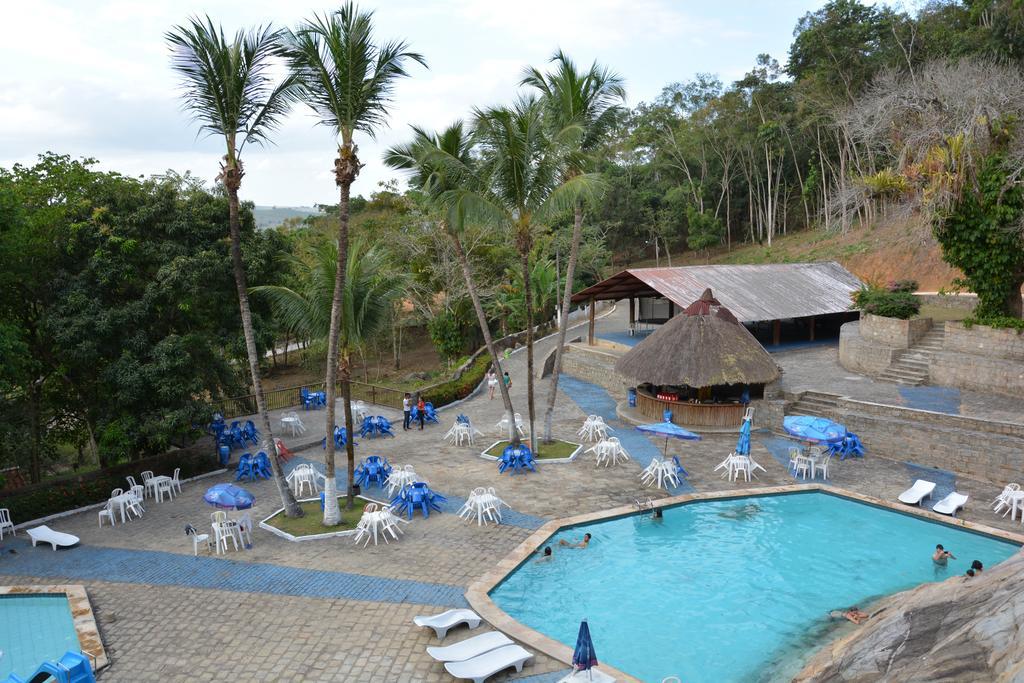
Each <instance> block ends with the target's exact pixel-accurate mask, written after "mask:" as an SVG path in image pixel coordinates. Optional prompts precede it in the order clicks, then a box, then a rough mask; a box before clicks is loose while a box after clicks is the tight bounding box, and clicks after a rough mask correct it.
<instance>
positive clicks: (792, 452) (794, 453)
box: [789, 447, 803, 474]
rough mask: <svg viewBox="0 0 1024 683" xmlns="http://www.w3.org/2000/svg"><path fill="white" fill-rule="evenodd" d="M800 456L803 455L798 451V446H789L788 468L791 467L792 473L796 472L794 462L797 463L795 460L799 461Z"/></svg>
mask: <svg viewBox="0 0 1024 683" xmlns="http://www.w3.org/2000/svg"><path fill="white" fill-rule="evenodd" d="M802 457H803V455H802V454H801V453H800V449H799V448H795V447H790V449H789V469H791V470H792V471H793V474H796V464H797V462H799V460H800V458H802Z"/></svg>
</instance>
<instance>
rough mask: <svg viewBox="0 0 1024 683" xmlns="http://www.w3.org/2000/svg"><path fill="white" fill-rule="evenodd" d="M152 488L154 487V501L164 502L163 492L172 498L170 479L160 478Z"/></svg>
mask: <svg viewBox="0 0 1024 683" xmlns="http://www.w3.org/2000/svg"><path fill="white" fill-rule="evenodd" d="M153 488H154V489H155V491H154V495H155V496H156V502H158V503H162V502H164V494H165V493H166V494H167V498H168V499H170V500H174V486H173V482H172V480H171V479H161V480H160V481H158V482H156V484H155V486H154V487H153Z"/></svg>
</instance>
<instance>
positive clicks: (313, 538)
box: [259, 496, 387, 543]
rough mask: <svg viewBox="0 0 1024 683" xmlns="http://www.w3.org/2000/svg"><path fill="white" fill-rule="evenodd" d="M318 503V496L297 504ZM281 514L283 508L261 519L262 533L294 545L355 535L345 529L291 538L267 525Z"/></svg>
mask: <svg viewBox="0 0 1024 683" xmlns="http://www.w3.org/2000/svg"><path fill="white" fill-rule="evenodd" d="M356 498H362V499H363V500H365V501H367V502H369V503H377V504H378V505H387V503H382V502H381V501H379V500H374V499H373V498H367V497H366V496H356ZM319 501H320V498H319V496H318V497H316V498H303V499H302V500H300V501H298V502H299V503H313V502H319ZM282 512H284V508H278V509H277V510H275V511H274V512H272V513H270V514H269V515H268V516H267V517H264V518H263V519H261V520H260V524H259V526H260V528H261V529H263V530H264V531H269V532H270V533H272V534H274V535H275V536H280V537H281V538H283V539H284V540H286V541H293V542H296V543H300V542H302V541H319V540H321V539H324V538H337V537H341V536H354V535H355V533H356V530H355V529H346V530H345V531H328V532H325V533H322V534H309V535H308V536H293V535H291V534H289V533H288V532H287V531H281V530H280V529H278V528H277V527H274V526H271V525H270V524H267V521H268V520H270V519H271V518H273V517H276V516H277V515H279V514H281V513H282Z"/></svg>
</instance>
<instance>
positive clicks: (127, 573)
mask: <svg viewBox="0 0 1024 683" xmlns="http://www.w3.org/2000/svg"><path fill="white" fill-rule="evenodd" d="M11 547H12V548H13V549H14V550H15V551H16V554H10V553H9V554H8V555H7V556H6V557H4V561H3V562H2V563H0V574H14V575H32V576H40V577H46V578H48V579H66V580H74V581H89V580H99V581H112V582H115V583H141V584H147V585H151V586H183V587H187V588H208V589H213V590H223V591H234V592H239V593H266V594H270V595H295V596H301V597H307V598H345V599H348V600H369V601H373V602H407V603H416V604H420V605H437V606H441V607H464V606H466V600H465V598H464V597H463V591H464V589H463V588H462V587H461V586H450V585H445V584H442V583H424V582H421V581H408V580H402V579H387V578H382V577H379V576H363V575H360V574H351V573H348V572H329V571H317V570H313V569H299V568H296V567H283V566H280V565H274V564H262V563H258V562H243V561H238V560H234V559H226V558H221V557H209V556H200V557H192V556H189V555H181V554H178V553H167V552H155V551H152V550H127V549H124V548H103V547H96V546H88V545H82V546H80V547H77V548H74V549H70V550H61V551H58V552H57V553H52V552H51V553H40V552H36V551H35V550H33V549H32V546H31V544H30V543H29V542H27V541H20V540H19V541H14V542H12V544H11Z"/></svg>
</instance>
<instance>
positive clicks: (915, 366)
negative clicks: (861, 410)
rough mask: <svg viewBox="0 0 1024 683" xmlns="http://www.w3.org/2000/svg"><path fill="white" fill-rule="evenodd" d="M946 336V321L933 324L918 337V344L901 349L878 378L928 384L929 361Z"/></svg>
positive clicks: (911, 383)
mask: <svg viewBox="0 0 1024 683" xmlns="http://www.w3.org/2000/svg"><path fill="white" fill-rule="evenodd" d="M945 336H946V326H945V323H938V324H935V325H932V327H931V329H930V330H928V332H927V333H926V334H925V335H924V336H923V337H921V338H920V339H918V340H917V343H916V344H914V345H913V346H911V347H910V348H909V349H907V350H905V351H900V352H899V355H897V356H896V359H895V360H894V361H893V362H892V364H891V365H890V366H889V367H888V368H886V369H885V372H883V373H882V374H881V375H879V376H878V379H880V380H882V381H884V382H893V383H895V384H903V385H906V386H915V387H916V386H920V385H922V384H927V383H928V362H929V361H930V360H931V358H932V353H934V352H935V351H941V350H942V341H943V339H944V338H945Z"/></svg>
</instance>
